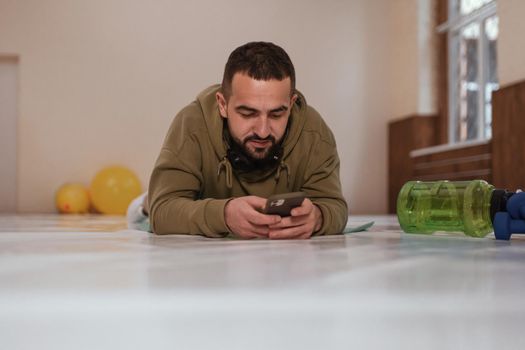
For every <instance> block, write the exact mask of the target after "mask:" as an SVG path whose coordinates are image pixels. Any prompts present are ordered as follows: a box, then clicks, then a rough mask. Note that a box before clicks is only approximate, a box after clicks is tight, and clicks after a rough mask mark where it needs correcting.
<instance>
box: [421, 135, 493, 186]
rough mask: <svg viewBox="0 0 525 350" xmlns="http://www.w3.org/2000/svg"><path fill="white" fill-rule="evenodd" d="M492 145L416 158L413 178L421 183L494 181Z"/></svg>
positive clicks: (488, 143) (486, 144)
mask: <svg viewBox="0 0 525 350" xmlns="http://www.w3.org/2000/svg"><path fill="white" fill-rule="evenodd" d="M491 153H492V149H491V143H490V142H487V143H485V144H481V145H475V146H467V147H463V148H458V149H452V150H447V151H441V152H437V153H431V154H426V155H421V156H417V157H414V159H413V161H414V172H413V178H414V179H416V180H421V181H434V180H454V181H458V180H474V179H481V180H486V181H488V182H491V181H492V155H491Z"/></svg>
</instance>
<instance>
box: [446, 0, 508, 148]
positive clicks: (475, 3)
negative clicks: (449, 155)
mask: <svg viewBox="0 0 525 350" xmlns="http://www.w3.org/2000/svg"><path fill="white" fill-rule="evenodd" d="M438 31H439V32H441V33H447V42H448V94H449V96H448V101H449V106H448V115H449V123H448V125H449V128H448V129H449V130H448V140H449V142H450V143H458V142H465V141H471V140H482V139H490V138H491V136H492V131H491V124H492V108H491V99H492V91H494V90H497V89H498V77H497V70H496V67H497V66H496V64H497V56H496V42H497V38H498V17H497V15H496V1H495V0H448V20H447V22H446V23H443V24H441V25H440V26H439V27H438Z"/></svg>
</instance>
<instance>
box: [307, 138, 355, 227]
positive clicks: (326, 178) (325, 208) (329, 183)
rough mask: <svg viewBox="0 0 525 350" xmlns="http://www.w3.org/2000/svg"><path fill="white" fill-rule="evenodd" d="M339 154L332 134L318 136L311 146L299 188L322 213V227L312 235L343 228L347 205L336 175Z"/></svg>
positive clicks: (346, 217) (346, 216)
mask: <svg viewBox="0 0 525 350" xmlns="http://www.w3.org/2000/svg"><path fill="white" fill-rule="evenodd" d="M339 166H340V163H339V156H338V154H337V148H336V145H335V141H334V140H333V137H332V139H331V140H330V141H326V140H319V142H318V144H317V145H315V146H314V147H312V149H311V152H310V157H309V165H308V166H307V169H308V170H307V172H306V174H305V183H304V185H303V187H302V189H301V190H302V191H303V192H306V193H307V195H308V197H309V198H310V200H311V201H312V203H314V204H315V205H317V206H318V207H319V209H320V210H321V213H322V215H323V224H322V226H321V229H320V230H319V231H317V232H315V233H314V235H315V236H319V235H330V234H338V233H341V232H343V230H344V228H345V226H346V222H347V220H348V206H347V203H346V200H345V199H344V197H343V195H342V190H341V181H340V179H339Z"/></svg>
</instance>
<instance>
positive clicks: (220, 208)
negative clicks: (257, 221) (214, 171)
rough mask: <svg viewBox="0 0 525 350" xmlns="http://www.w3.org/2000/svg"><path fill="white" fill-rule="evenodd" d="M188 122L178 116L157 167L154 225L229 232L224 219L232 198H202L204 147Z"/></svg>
mask: <svg viewBox="0 0 525 350" xmlns="http://www.w3.org/2000/svg"><path fill="white" fill-rule="evenodd" d="M181 114H184V112H181ZM187 123H188V118H184V117H183V116H180V115H179V116H177V117H176V118H175V120H174V122H173V124H172V126H171V128H170V130H169V131H168V135H167V137H166V140H165V142H164V145H163V147H162V150H161V152H160V155H159V157H158V159H157V162H156V164H155V167H154V169H153V173H152V175H151V178H150V184H149V194H148V199H149V209H150V221H151V226H152V229H153V232H155V233H156V234H173V233H182V234H188V233H189V234H196V235H205V236H208V237H224V236H225V235H226V234H228V232H229V230H228V227H227V225H226V223H225V221H224V207H225V205H226V203H227V201H228V199H212V198H207V199H199V194H200V188H201V184H202V182H203V175H202V170H201V169H202V164H201V162H202V160H201V159H202V157H201V148H200V146H199V142H198V140H197V136H196V135H192V133H191V130H189V129H190V128H189V127H188V125H186V124H187Z"/></svg>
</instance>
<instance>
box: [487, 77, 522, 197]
mask: <svg viewBox="0 0 525 350" xmlns="http://www.w3.org/2000/svg"><path fill="white" fill-rule="evenodd" d="M492 140H493V162H492V172H493V174H494V176H493V181H494V185H495V186H496V187H499V188H507V189H509V190H515V189H517V188H521V189H525V81H522V82H520V83H517V84H513V85H510V86H507V87H503V88H500V89H499V90H497V91H495V92H494V93H493V95H492Z"/></svg>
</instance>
